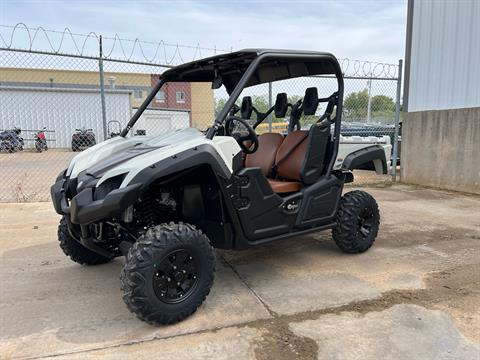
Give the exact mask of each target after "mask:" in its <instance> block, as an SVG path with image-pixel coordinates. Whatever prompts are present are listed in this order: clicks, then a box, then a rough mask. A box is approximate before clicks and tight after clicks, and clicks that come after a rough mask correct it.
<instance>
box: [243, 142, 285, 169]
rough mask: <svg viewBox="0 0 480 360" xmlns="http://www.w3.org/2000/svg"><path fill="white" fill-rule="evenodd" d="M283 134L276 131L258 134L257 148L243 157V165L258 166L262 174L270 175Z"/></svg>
mask: <svg viewBox="0 0 480 360" xmlns="http://www.w3.org/2000/svg"><path fill="white" fill-rule="evenodd" d="M282 141H283V136H282V135H281V134H278V133H265V134H262V135H259V136H258V149H257V151H255V152H254V153H253V154H248V155H246V157H245V167H257V166H258V167H260V169H261V170H262V174H263V175H265V176H269V175H270V171H271V170H272V167H273V164H274V162H275V155H276V154H277V150H278V149H279V148H280V145H281V144H282Z"/></svg>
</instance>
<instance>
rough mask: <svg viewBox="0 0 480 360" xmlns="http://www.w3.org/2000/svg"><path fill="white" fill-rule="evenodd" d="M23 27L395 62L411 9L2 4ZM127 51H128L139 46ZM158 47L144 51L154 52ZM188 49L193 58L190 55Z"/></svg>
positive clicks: (337, 4)
mask: <svg viewBox="0 0 480 360" xmlns="http://www.w3.org/2000/svg"><path fill="white" fill-rule="evenodd" d="M20 21H21V22H24V23H26V24H27V25H29V26H31V27H36V26H43V27H45V28H47V29H55V30H63V28H64V27H69V28H70V29H71V30H72V31H74V32H78V33H89V32H90V31H94V32H96V33H98V34H104V35H105V36H110V37H111V36H113V35H114V34H115V33H118V34H119V35H120V36H121V37H123V38H130V39H135V38H140V39H142V40H146V41H154V42H156V41H160V40H164V41H166V42H168V43H173V44H176V43H179V44H189V45H193V46H195V45H197V44H200V45H201V46H204V47H212V48H213V47H216V48H218V49H226V50H230V49H231V48H233V49H234V50H235V49H241V48H251V47H266V48H285V49H306V50H320V51H329V52H332V53H334V54H335V55H337V56H338V57H342V58H343V57H348V58H352V59H363V60H371V61H378V62H395V63H396V62H397V60H398V59H399V58H401V57H403V53H404V47H405V46H404V42H405V23H406V3H405V1H404V0H402V1H280V0H277V1H243V2H232V1H176V2H167V1H140V2H134V1H101V2H100V1H90V0H87V1H78V2H72V1H60V0H59V1H48V0H47V1H41V2H37V1H15V2H13V1H11V2H10V1H4V2H3V3H2V5H0V22H1V23H3V24H9V25H11V24H14V23H16V22H20ZM39 41H44V40H40V39H39ZM124 45H125V50H126V52H127V53H129V51H130V49H131V46H132V45H133V43H125V44H124ZM106 46H108V44H106ZM154 49H155V47H154V46H151V47H149V46H147V45H145V51H146V52H150V54H153V52H154V51H155V50H154ZM169 50H171V51H173V48H172V49H169ZM182 51H184V53H185V54H186V53H188V50H186V49H185V50H182ZM193 51H194V50H193V49H192V50H191V51H190V52H193ZM188 55H192V54H188ZM197 55H198V54H197ZM202 55H203V56H207V55H211V54H208V53H204V54H202ZM185 57H187V59H185V60H190V59H188V56H187V55H185ZM197 57H198V56H197Z"/></svg>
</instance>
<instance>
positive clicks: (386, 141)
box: [334, 136, 392, 173]
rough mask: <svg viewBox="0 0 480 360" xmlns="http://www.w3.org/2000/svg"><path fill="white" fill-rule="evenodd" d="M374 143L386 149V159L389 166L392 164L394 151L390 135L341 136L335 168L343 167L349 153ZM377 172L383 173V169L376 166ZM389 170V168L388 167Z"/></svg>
mask: <svg viewBox="0 0 480 360" xmlns="http://www.w3.org/2000/svg"><path fill="white" fill-rule="evenodd" d="M372 145H381V146H382V147H383V150H384V151H385V159H386V160H387V166H390V165H389V164H390V159H391V153H392V144H391V141H390V137H388V136H378V137H377V136H340V145H339V147H338V155H337V160H336V161H335V166H334V169H335V170H338V169H340V168H341V167H342V164H343V161H344V160H345V158H346V157H347V155H348V154H351V153H352V152H354V151H357V150H360V149H363V148H365V147H368V146H372ZM375 170H376V171H377V173H381V169H378V168H377V167H375ZM387 171H389V169H387Z"/></svg>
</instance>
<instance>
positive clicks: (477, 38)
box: [406, 0, 480, 112]
mask: <svg viewBox="0 0 480 360" xmlns="http://www.w3.org/2000/svg"><path fill="white" fill-rule="evenodd" d="M411 34H412V40H411V55H410V74H409V75H408V74H407V77H408V80H407V83H408V89H406V93H407V94H408V95H407V96H408V109H407V111H408V112H415V111H426V110H442V109H458V108H469V107H479V106H480V0H435V1H433V0H414V3H413V19H412V32H411ZM407 46H408V44H407Z"/></svg>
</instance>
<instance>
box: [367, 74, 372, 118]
mask: <svg viewBox="0 0 480 360" xmlns="http://www.w3.org/2000/svg"><path fill="white" fill-rule="evenodd" d="M367 86H368V105H367V123H369V122H370V120H371V119H372V110H371V107H372V73H370V79H368V80H367Z"/></svg>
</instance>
